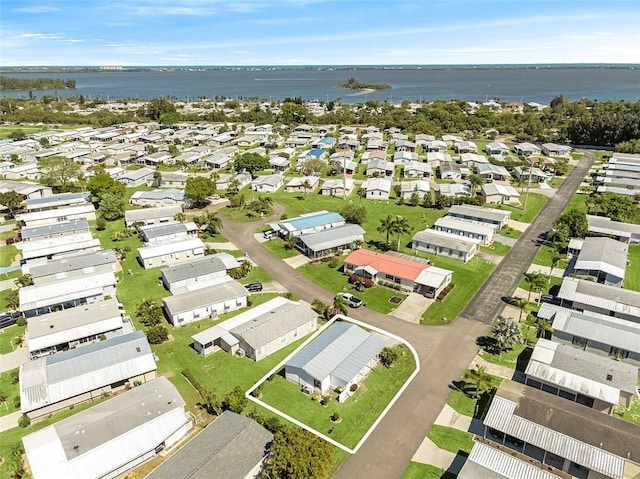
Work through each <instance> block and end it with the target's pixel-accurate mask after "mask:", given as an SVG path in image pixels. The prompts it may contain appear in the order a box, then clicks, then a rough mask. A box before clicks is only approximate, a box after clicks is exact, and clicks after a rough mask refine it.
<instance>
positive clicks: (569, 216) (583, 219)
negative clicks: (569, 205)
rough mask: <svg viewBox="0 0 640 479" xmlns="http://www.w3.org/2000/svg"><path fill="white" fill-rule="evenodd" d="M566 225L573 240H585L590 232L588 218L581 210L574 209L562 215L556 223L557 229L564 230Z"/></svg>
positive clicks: (554, 224)
mask: <svg viewBox="0 0 640 479" xmlns="http://www.w3.org/2000/svg"><path fill="white" fill-rule="evenodd" d="M562 225H564V226H565V227H566V228H567V229H568V232H569V237H571V238H584V237H585V236H586V234H587V233H588V232H589V223H588V222H587V216H586V215H585V214H584V213H583V212H582V211H579V210H576V209H572V210H569V211H567V212H566V213H563V214H562V215H560V218H558V219H557V220H556V221H555V222H554V223H553V227H554V228H555V229H560V228H562Z"/></svg>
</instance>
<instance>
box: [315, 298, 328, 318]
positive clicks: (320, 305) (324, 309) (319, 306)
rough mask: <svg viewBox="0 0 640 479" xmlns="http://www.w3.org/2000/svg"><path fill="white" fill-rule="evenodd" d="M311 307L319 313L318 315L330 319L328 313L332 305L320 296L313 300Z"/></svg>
mask: <svg viewBox="0 0 640 479" xmlns="http://www.w3.org/2000/svg"><path fill="white" fill-rule="evenodd" d="M311 309H313V310H314V311H315V312H316V313H318V316H320V317H321V318H322V319H324V320H325V321H326V320H328V319H329V318H328V316H329V315H328V313H329V311H330V309H331V307H330V306H329V305H328V304H327V303H325V302H324V301H322V300H321V299H320V298H314V299H313V301H312V302H311Z"/></svg>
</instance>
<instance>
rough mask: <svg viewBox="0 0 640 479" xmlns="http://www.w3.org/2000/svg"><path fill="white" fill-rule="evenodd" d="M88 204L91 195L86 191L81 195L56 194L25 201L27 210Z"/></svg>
mask: <svg viewBox="0 0 640 479" xmlns="http://www.w3.org/2000/svg"><path fill="white" fill-rule="evenodd" d="M89 202H91V193H89V192H88V191H83V192H81V193H58V194H56V195H51V196H45V197H44V198H33V199H30V200H27V201H26V203H27V210H32V209H34V208H38V207H40V208H41V207H43V206H49V205H71V204H75V203H89Z"/></svg>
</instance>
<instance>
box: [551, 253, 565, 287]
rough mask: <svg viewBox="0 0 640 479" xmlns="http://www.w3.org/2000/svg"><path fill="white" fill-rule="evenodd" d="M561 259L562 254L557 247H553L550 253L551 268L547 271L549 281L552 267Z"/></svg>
mask: <svg viewBox="0 0 640 479" xmlns="http://www.w3.org/2000/svg"><path fill="white" fill-rule="evenodd" d="M561 259H562V254H560V251H558V250H557V249H554V250H553V252H552V253H551V270H550V271H549V282H551V276H553V268H555V267H556V266H558V263H559V262H560V260H561Z"/></svg>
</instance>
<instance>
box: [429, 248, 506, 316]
mask: <svg viewBox="0 0 640 479" xmlns="http://www.w3.org/2000/svg"><path fill="white" fill-rule="evenodd" d="M419 256H420V257H428V258H429V260H430V261H431V263H432V264H433V265H434V266H437V267H439V268H445V269H448V270H451V271H453V278H452V280H451V282H452V283H453V284H455V285H456V287H455V288H453V291H451V293H449V295H448V296H447V297H446V298H445V299H444V301H442V302H441V303H438V302H435V303H433V304H432V305H431V306H429V308H428V309H427V310H426V311H425V313H424V314H423V315H422V324H446V323H449V322H450V321H452V320H454V319H455V318H456V316H458V314H460V312H461V311H462V310H463V309H464V307H465V306H466V305H467V303H468V302H469V300H471V298H472V297H473V296H474V295H475V294H476V292H477V291H478V290H479V289H480V287H481V286H482V285H483V284H484V282H485V281H486V279H487V278H488V277H489V275H490V274H491V273H492V271H493V270H494V268H495V265H494V264H493V263H491V262H489V261H486V260H484V259H481V258H477V257H476V258H473V259H472V260H471V261H469V262H468V263H466V264H464V263H462V262H460V261H456V260H455V259H451V258H444V257H442V256H435V255H431V254H426V253H422V252H421V253H419Z"/></svg>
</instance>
